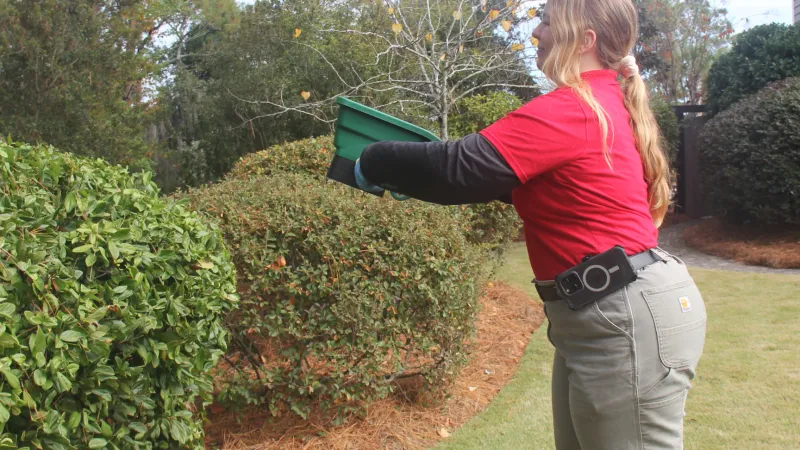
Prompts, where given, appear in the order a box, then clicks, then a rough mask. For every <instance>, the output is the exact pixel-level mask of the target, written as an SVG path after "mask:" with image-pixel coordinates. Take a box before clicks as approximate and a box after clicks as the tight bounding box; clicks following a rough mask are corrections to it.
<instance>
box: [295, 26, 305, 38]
mask: <svg viewBox="0 0 800 450" xmlns="http://www.w3.org/2000/svg"><path fill="white" fill-rule="evenodd" d="M302 32H303V30H301V29H300V28H295V29H294V38H295V39H297V38H299V37H300V33H302Z"/></svg>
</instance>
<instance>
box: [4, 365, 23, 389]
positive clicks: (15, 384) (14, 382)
mask: <svg viewBox="0 0 800 450" xmlns="http://www.w3.org/2000/svg"><path fill="white" fill-rule="evenodd" d="M0 372H2V373H3V375H5V377H6V381H8V384H9V385H10V386H11V388H12V389H14V390H19V389H20V385H19V378H17V376H16V375H14V374H13V373H12V372H11V370H10V369H7V368H5V367H4V368H2V369H0Z"/></svg>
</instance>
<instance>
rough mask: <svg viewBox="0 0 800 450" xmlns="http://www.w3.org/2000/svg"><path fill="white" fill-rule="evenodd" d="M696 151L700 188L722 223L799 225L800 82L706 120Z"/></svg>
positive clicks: (790, 82) (793, 80)
mask: <svg viewBox="0 0 800 450" xmlns="http://www.w3.org/2000/svg"><path fill="white" fill-rule="evenodd" d="M699 149H700V161H701V167H702V173H703V184H704V185H705V187H706V189H707V191H708V194H709V195H710V199H711V200H712V202H713V204H714V205H715V207H716V208H717V210H718V213H720V214H722V215H724V216H725V218H726V219H727V220H729V221H732V222H737V223H742V222H747V221H753V222H759V223H765V224H800V79H798V78H790V79H787V80H783V81H779V82H777V83H774V84H772V85H770V86H768V87H767V88H764V89H763V90H761V91H759V92H758V93H757V94H756V95H753V96H751V97H748V98H746V99H744V100H742V101H741V102H739V103H737V104H735V105H734V106H732V107H731V108H729V109H727V110H725V111H723V112H721V113H720V114H718V115H717V116H716V117H714V118H713V119H711V120H709V121H708V122H707V123H706V124H705V126H704V127H703V131H702V135H701V137H700V145H699Z"/></svg>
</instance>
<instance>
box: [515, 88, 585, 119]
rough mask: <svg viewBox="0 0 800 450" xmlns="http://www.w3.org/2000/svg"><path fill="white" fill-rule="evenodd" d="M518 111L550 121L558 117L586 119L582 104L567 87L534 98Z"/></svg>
mask: <svg viewBox="0 0 800 450" xmlns="http://www.w3.org/2000/svg"><path fill="white" fill-rule="evenodd" d="M518 111H519V112H520V113H522V114H525V115H533V116H541V117H544V118H548V119H550V120H552V119H554V118H558V117H576V118H579V119H585V118H586V111H585V108H584V106H583V103H582V102H581V100H580V99H579V98H578V96H577V94H575V92H573V91H572V89H570V88H568V87H559V88H556V89H554V90H552V91H550V92H547V93H545V94H542V95H539V96H536V97H534V98H533V99H531V100H530V101H528V102H527V103H525V104H524V105H522V107H520V108H519V110H518Z"/></svg>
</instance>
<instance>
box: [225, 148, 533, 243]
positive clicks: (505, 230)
mask: <svg viewBox="0 0 800 450" xmlns="http://www.w3.org/2000/svg"><path fill="white" fill-rule="evenodd" d="M334 151H335V148H334V146H333V137H332V136H323V137H316V138H310V139H304V140H301V141H295V142H289V143H285V144H280V145H275V146H273V147H270V148H268V149H266V150H262V151H260V152H257V153H252V154H250V155H247V156H245V157H243V158H242V159H240V160H239V161H238V162H237V163H236V165H235V166H234V168H233V170H232V171H231V172H230V174H229V175H228V177H227V179H229V180H235V179H247V178H249V177H253V176H260V175H271V174H276V173H287V172H288V173H299V174H307V175H311V176H313V177H315V178H316V179H318V180H320V181H322V180H325V179H326V174H327V173H328V166H329V165H330V162H331V158H332V157H333V152H334ZM387 196H388V195H387ZM442 208H443V209H446V210H448V211H450V212H451V214H454V215H457V216H459V220H458V223H459V226H460V227H461V228H462V230H463V231H464V233H465V235H466V236H467V239H469V241H470V242H472V243H474V244H479V245H482V246H483V247H485V248H487V249H489V250H499V249H501V248H502V247H503V245H504V244H506V243H508V242H511V240H512V239H514V238H515V237H516V236H518V234H519V230H520V227H521V221H520V220H519V216H518V215H517V213H516V211H515V210H514V208H513V206H511V205H508V204H505V203H502V202H491V203H488V204H479V205H465V206H463V207H442Z"/></svg>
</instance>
